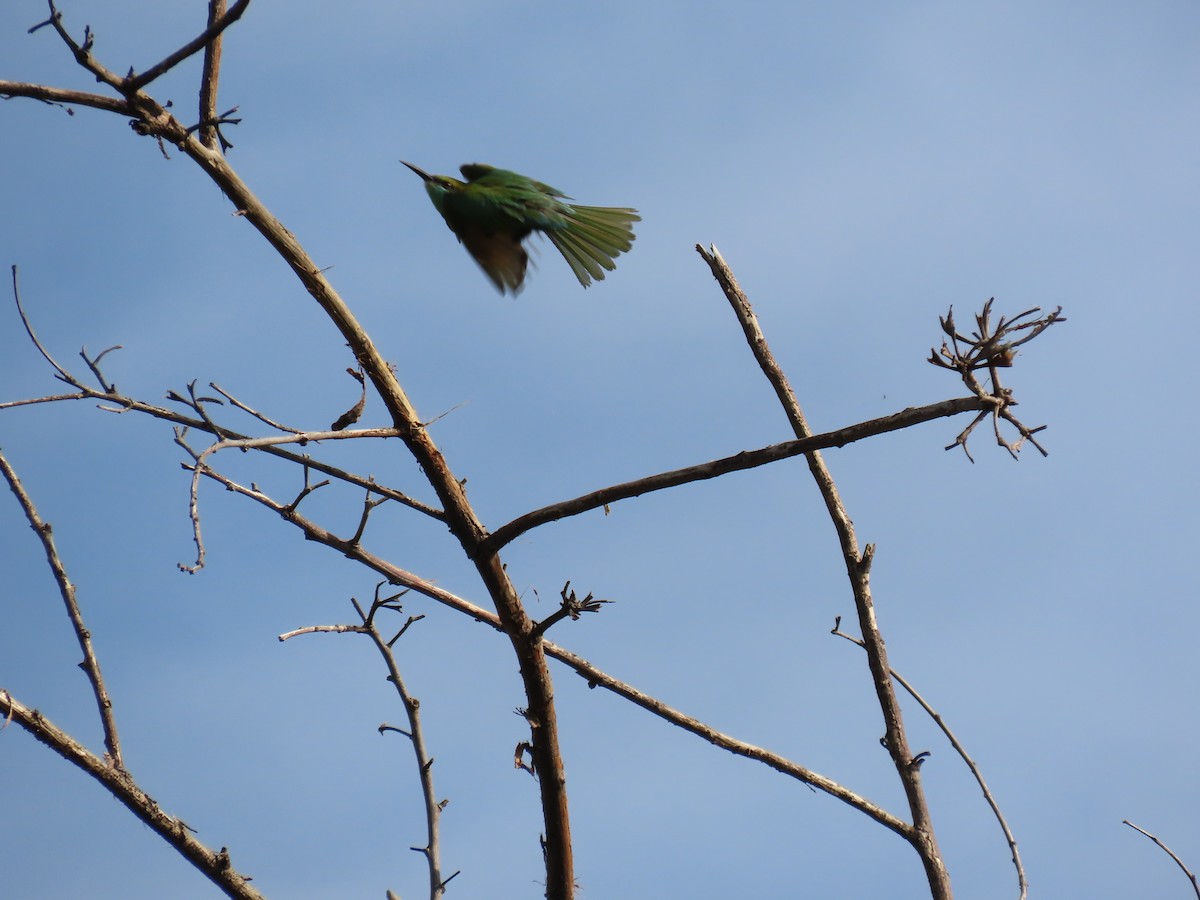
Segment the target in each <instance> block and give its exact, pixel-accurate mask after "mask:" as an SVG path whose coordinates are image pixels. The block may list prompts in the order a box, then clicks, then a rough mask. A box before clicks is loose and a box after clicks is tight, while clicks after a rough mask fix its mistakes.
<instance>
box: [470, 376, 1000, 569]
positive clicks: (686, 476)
mask: <svg viewBox="0 0 1200 900" xmlns="http://www.w3.org/2000/svg"><path fill="white" fill-rule="evenodd" d="M992 406H993V404H991V403H989V402H988V401H987V400H984V399H982V398H979V397H961V398H959V399H957V400H943V401H941V402H940V403H931V404H929V405H928V406H917V407H909V408H908V409H904V410H901V411H900V412H898V413H893V414H892V415H890V416H884V417H883V418H880V419H871V420H869V421H867V422H860V423H858V424H857V425H850V426H848V427H846V428H839V429H838V430H837V431H829V432H826V433H824V434H816V435H813V436H812V437H808V438H803V439H800V440H795V441H784V442H783V443H782V444H772V445H770V446H769V447H762V448H760V449H758V450H743V451H742V452H741V453H737V454H735V455H733V456H726V457H724V458H722V459H714V460H712V461H711V462H706V463H700V464H699V465H694V466H688V467H686V468H683V469H674V470H672V471H670V472H660V473H659V474H657V475H648V476H646V477H645V478H639V479H637V480H636V481H626V482H624V483H623V484H614V485H612V486H611V487H606V488H601V489H600V490H598V491H592V492H591V493H589V494H583V495H582V496H579V497H575V498H574V499H572V500H563V501H560V502H559V503H552V504H550V505H549V506H543V507H542V508H541V509H535V510H534V511H533V512H528V513H525V515H523V516H520V517H518V518H516V519H513V520H512V521H511V522H509V523H508V524H507V525H503V526H501V527H500V528H498V529H496V531H494V532H493V533H492V534H491V535H489V536H488V538H487V539H486V540H485V541H484V543H483V549H484V551H485V552H490V553H494V552H496V551H498V550H499V549H500V548H501V547H503V546H505V545H506V544H509V543H511V542H512V541H513V540H515V539H516V538H518V537H520V536H521V535H522V534H524V533H525V532H526V531H529V530H531V529H533V528H537V527H538V526H539V525H545V524H546V523H547V522H553V521H556V520H558V519H565V518H568V517H570V516H577V515H579V514H580V513H583V512H587V511H588V510H592V509H599V508H600V507H602V506H605V505H607V504H609V503H615V502H616V501H617V500H625V499H628V498H629V497H638V496H641V495H642V494H649V493H651V492H652V491H661V490H665V489H666V488H672V487H678V486H679V485H681V484H688V483H690V482H693V481H705V480H707V479H709V478H716V477H718V476H720V475H725V474H726V473H728V472H738V471H741V470H742V469H753V468H756V467H758V466H762V465H766V464H767V463H773V462H778V461H779V460H781V459H790V458H791V457H793V456H799V455H801V454H803V453H811V452H812V451H813V450H825V449H827V448H829V447H844V446H845V445H846V444H852V443H854V442H855V441H861V440H863V439H864V438H869V437H874V436H875V435H877V434H886V433H887V432H889V431H899V430H900V429H901V428H909V427H911V426H913V425H920V424H921V423H923V422H931V421H933V420H934V419H942V418H945V417H947V416H956V415H958V414H959V413H963V412H971V411H980V410H990V409H991V408H992Z"/></svg>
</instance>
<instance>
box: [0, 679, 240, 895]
mask: <svg viewBox="0 0 1200 900" xmlns="http://www.w3.org/2000/svg"><path fill="white" fill-rule="evenodd" d="M0 714H3V715H4V716H7V717H10V718H11V719H12V720H14V721H16V722H17V723H18V724H19V725H20V726H21V727H22V728H24V729H25V730H26V731H28V732H29V733H30V734H31V735H33V737H35V738H36V739H37V740H39V741H41V742H42V743H43V744H45V745H46V746H47V747H49V748H50V749H51V750H53V751H54V752H55V753H57V754H58V755H59V756H61V757H62V758H63V759H65V760H66V761H67V762H69V763H71V764H73V765H75V766H76V767H78V768H79V769H81V770H83V771H84V772H86V773H87V774H88V775H90V776H91V777H92V778H94V779H95V780H96V781H98V782H99V783H100V784H102V785H104V787H105V789H106V790H107V791H108V792H109V793H110V794H112V795H113V796H114V797H116V798H117V800H118V801H120V803H121V804H122V805H123V806H124V807H125V808H126V809H128V810H129V811H130V812H131V813H133V814H134V815H135V816H137V818H139V819H140V820H141V821H142V822H144V823H145V824H146V825H147V826H149V828H150V829H151V830H153V831H154V832H155V833H156V834H157V835H158V836H159V837H161V838H162V839H163V840H165V841H166V842H167V843H168V844H170V845H171V846H172V847H174V848H175V849H176V850H177V851H178V852H179V854H180V856H182V857H183V858H184V859H186V860H187V861H188V862H190V863H191V864H192V865H193V866H195V867H196V868H197V869H198V870H199V871H200V872H201V873H203V875H204V876H205V877H206V878H208V880H209V881H211V882H212V883H213V884H215V885H216V886H217V887H218V888H220V889H221V890H222V891H223V892H224V893H225V895H226V896H227V897H233V898H236V900H264V898H263V895H262V894H260V893H259V892H258V891H256V890H255V889H254V888H252V887H251V886H250V878H249V877H248V876H246V875H243V874H241V873H240V872H238V871H237V870H235V869H234V868H233V866H232V865H231V864H230V861H229V852H228V851H227V850H226V849H225V848H224V847H222V848H221V849H220V850H219V851H215V852H214V851H213V850H210V849H209V848H208V847H206V846H205V845H204V844H202V843H200V841H198V840H196V838H194V837H193V836H192V832H191V829H190V828H189V827H188V825H187V823H185V822H184V821H183V820H182V819H177V818H175V817H174V816H170V815H168V814H167V813H165V812H163V810H162V808H161V807H160V806H159V805H158V804H157V803H156V802H155V801H154V799H153V798H152V797H151V796H150V795H149V794H147V793H146V792H145V791H143V790H142V789H141V788H140V787H138V786H137V784H136V783H134V780H133V778H132V777H130V775H129V773H128V772H126V771H125V770H124V769H120V768H117V767H116V766H113V765H110V764H109V762H108V761H106V760H103V759H101V758H100V757H98V756H96V754H94V753H92V752H91V751H90V750H88V749H87V748H86V747H84V746H83V745H82V744H80V743H79V742H78V741H76V740H75V739H74V738H72V737H71V736H70V735H69V734H67V733H66V732H65V731H63V730H62V729H61V728H59V727H58V726H56V725H55V724H54V723H53V722H51V721H50V720H49V719H47V718H46V717H45V716H43V715H42V714H41V713H40V712H38V711H37V710H36V709H30V708H29V707H28V706H25V705H24V704H23V703H21V702H20V701H19V700H17V699H16V698H15V697H13V696H12V695H11V694H10V693H9V692H8V691H5V690H0Z"/></svg>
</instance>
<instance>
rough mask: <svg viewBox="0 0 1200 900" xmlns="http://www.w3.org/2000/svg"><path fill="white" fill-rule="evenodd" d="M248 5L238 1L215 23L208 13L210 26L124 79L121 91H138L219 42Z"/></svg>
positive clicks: (243, 1) (218, 55)
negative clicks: (168, 54) (211, 44)
mask: <svg viewBox="0 0 1200 900" xmlns="http://www.w3.org/2000/svg"><path fill="white" fill-rule="evenodd" d="M220 5H221V6H224V5H225V4H224V0H221V4H220ZM249 5H250V0H238V2H237V3H235V4H233V7H232V8H231V9H230V10H229V12H227V13H225V14H224V15H222V16H220V18H218V19H216V20H215V21H212V18H211V13H210V24H209V26H208V27H207V28H206V29H204V31H202V32H201V33H200V34H198V35H197V36H196V37H195V38H193V39H192V40H190V41H188V42H187V43H186V44H184V45H183V46H182V47H180V48H179V49H178V50H176V51H175V52H174V53H172V54H171V55H170V56H168V57H166V58H165V59H163V60H162V61H160V62H158V63H155V64H154V65H153V66H151V67H150V68H149V69H147V70H146V71H145V72H143V73H142V74H141V75H133V76H131V77H129V78H126V79H125V83H124V85H123V86H122V91H123V92H127V93H133V92H135V91H140V90H141V89H142V88H144V87H145V86H146V85H148V84H149V83H150V82H152V81H153V80H154V79H156V78H158V77H159V76H160V75H164V74H166V73H167V72H169V71H170V70H171V69H173V68H175V67H176V66H177V65H179V64H180V63H181V62H183V61H184V60H185V59H187V58H188V57H189V56H192V55H193V54H195V53H199V52H200V51H201V50H204V49H205V48H207V47H208V46H209V44H210V43H214V42H217V41H219V39H220V36H221V32H223V31H224V30H225V29H226V28H228V27H229V26H230V25H232V24H233V23H234V22H236V21H237V20H238V19H240V18H241V17H242V13H244V12H245V11H246V7H247V6H249ZM215 55H216V57H217V59H218V60H219V59H220V49H219V46H218V49H217V50H216V51H215ZM218 64H219V63H218ZM205 68H206V70H207V68H208V61H207V60H206V65H205ZM215 89H216V83H215V78H214V83H213V90H214V91H215ZM214 96H215V93H214ZM214 102H215V101H214ZM200 121H202V122H203V121H204V118H203V117H201V120H200Z"/></svg>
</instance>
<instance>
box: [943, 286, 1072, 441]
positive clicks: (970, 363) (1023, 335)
mask: <svg viewBox="0 0 1200 900" xmlns="http://www.w3.org/2000/svg"><path fill="white" fill-rule="evenodd" d="M994 300H995V298H994V297H993V298H991V299H989V300H988V301H987V302H986V303H985V304H984V305H983V310H982V312H979V313H976V315H975V328H976V330H975V331H973V332H972V333H971V334H970V335H965V334H961V333H960V332H959V331H958V326H957V325H956V324H955V322H954V309H953V307H952V308H951V309H950V311H949V312H947V313H946V315H945V316H943V317H942V318H941V319H940V322H941V325H942V331H944V332H945V333H946V336H947V337H948V338H949V339H950V340H949V343H947V342H946V341H942V346H941V348H940V349H938V350H930V351H929V362H931V363H933V364H934V365H935V366H939V367H941V368H943V369H951V370H953V371H955V372H957V373H958V374H959V375H960V376H961V377H962V382H963V384H965V385H966V386H967V389H968V390H970V392H971V393H972V394H974V395H975V396H976V397H978V398H979V399H980V400H983V401H984V402H986V403H987V404H988V405H989V409H985V410H981V411H980V413H979V414H978V415H977V416H975V418H974V419H972V420H971V424H970V425H968V426H967V427H966V428H964V429H963V430H962V431H961V432H960V433H959V435H958V437H957V438H955V440H954V443H953V444H950V446H948V447H947V448H946V449H947V450H952V449H953V448H955V447H962V448H963V453H965V454H966V455H967V459H969V460H971V462H974V461H975V459H974V458H973V457H972V456H971V451H970V450H968V449H967V439H968V438H969V437H970V436H971V432H972V431H974V430H975V426H976V425H978V424H979V423H980V422H982V421H983V420H984V419H986V418H987V417H988V416H991V419H992V428H993V431H994V433H995V435H996V443H998V444H999V445H1000V446H1001V447H1003V448H1004V449H1005V450H1007V451H1008V452H1009V453H1010V454H1011V455H1012V457H1013V459H1016V458H1017V454H1018V453H1019V452H1020V450H1021V446H1022V445H1023V444H1024V443H1025V442H1026V441H1028V442H1029V443H1031V444H1032V445H1033V446H1034V447H1036V448H1037V449H1038V452H1040V453H1041V454H1042V456H1046V455H1047V454H1046V448H1045V447H1043V446H1042V445H1041V444H1039V443H1038V442H1037V438H1035V437H1034V435H1035V434H1037V433H1038V432H1039V431H1042V430H1044V429H1045V427H1046V426H1045V425H1039V426H1038V427H1036V428H1029V427H1027V426H1026V425H1025V424H1024V423H1022V422H1021V421H1020V420H1019V419H1017V417H1016V416H1014V415H1013V413H1012V408H1013V407H1014V406H1016V405H1017V401H1016V399H1015V398H1014V397H1013V392H1012V389H1011V388H1008V387H1005V386H1004V385H1003V384H1001V383H1000V371H999V370H1000V369H1005V368H1010V367H1011V366H1012V365H1013V362H1014V361H1015V360H1016V358H1017V348H1018V347H1020V346H1021V345H1022V344H1027V343H1029V342H1030V341H1032V340H1033V339H1034V338H1036V337H1037V336H1038V335H1039V334H1041V333H1042V332H1043V331H1045V330H1046V329H1047V328H1049V327H1050V326H1051V325H1054V324H1055V323H1057V322H1065V321H1066V317H1065V316H1063V315H1062V307H1061V306H1059V307H1056V308H1055V310H1054V311H1053V312H1051V313H1048V314H1046V315H1044V316H1041V317H1040V318H1037V319H1030V316H1034V315H1037V314H1038V313H1040V312H1041V309H1040V308H1038V307H1034V308H1033V309H1027V310H1025V312H1023V313H1018V314H1017V315H1015V316H1013V317H1012V318H1011V319H1010V318H1006V317H1005V316H1001V317H1000V320H999V321H998V322H996V324H995V325H992V303H993V301H994ZM984 370H986V371H987V373H988V381H989V384H990V386H989V387H987V388H985V387H984V386H983V385H982V384H981V383H980V381H979V377H978V373H979V372H981V371H984ZM1001 421H1004V422H1008V423H1009V424H1010V425H1012V426H1013V427H1014V428H1015V429H1016V430H1017V433H1018V434H1019V435H1020V438H1019V439H1018V440H1016V441H1010V440H1008V439H1007V438H1005V437H1004V434H1003V433H1002V431H1001V429H1000V423H1001Z"/></svg>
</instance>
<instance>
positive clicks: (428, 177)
mask: <svg viewBox="0 0 1200 900" xmlns="http://www.w3.org/2000/svg"><path fill="white" fill-rule="evenodd" d="M400 162H402V163H404V164H405V165H406V166H408V167H409V168H410V169H412V170H413V171H414V172H416V173H417V174H418V175H420V176H421V178H422V179H423V180H424V181H433V176H432V175H430V174H429V173H428V172H426V171H424V170H422V169H418V168H417V167H416V166H414V165H413V164H412V163H410V162H404V160H400Z"/></svg>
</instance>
